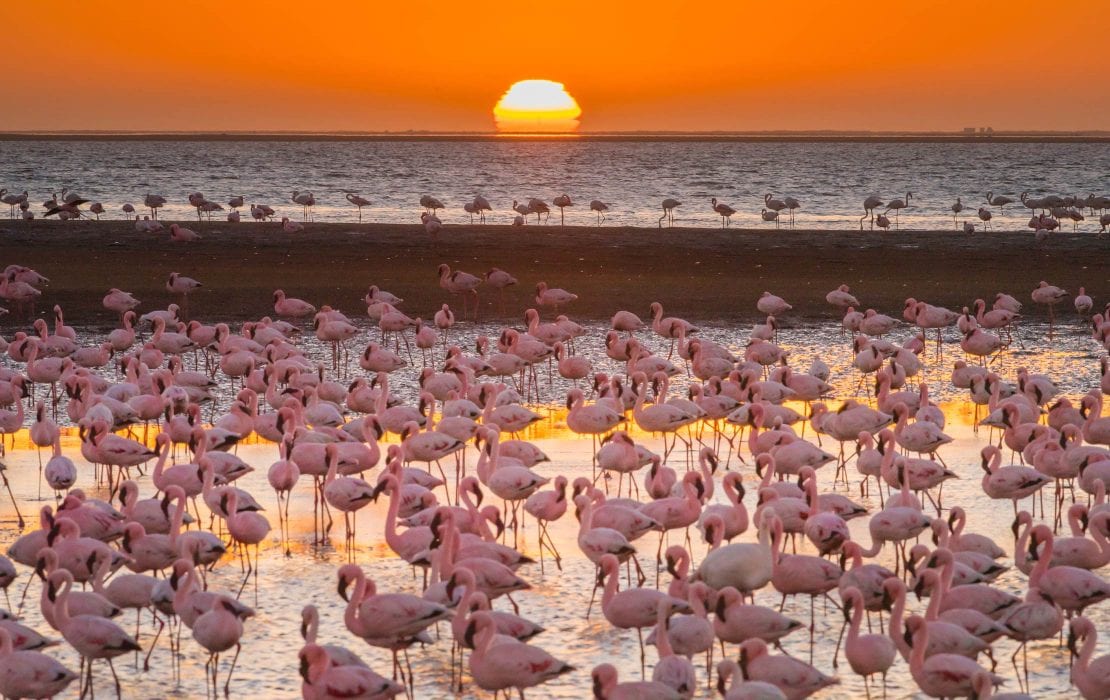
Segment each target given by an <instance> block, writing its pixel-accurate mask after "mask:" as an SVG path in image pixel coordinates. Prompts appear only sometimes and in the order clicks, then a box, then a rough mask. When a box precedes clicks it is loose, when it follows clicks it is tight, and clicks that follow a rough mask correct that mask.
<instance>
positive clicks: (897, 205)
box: [864, 192, 913, 227]
mask: <svg viewBox="0 0 1110 700" xmlns="http://www.w3.org/2000/svg"><path fill="white" fill-rule="evenodd" d="M912 198H913V192H907V193H906V198H905V199H892V200H890V202H889V203H888V204H887V205H886V210H887V211H890V210H891V209H893V210H894V221H895V227H897V225H898V223H897V222H898V215H899V214H901V212H902V210H903V209H908V208H909V206H910V200H911V199H912ZM879 206H882V204H880V205H879ZM866 208H867V205H866V204H864V209H866Z"/></svg>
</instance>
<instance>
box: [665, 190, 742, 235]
mask: <svg viewBox="0 0 1110 700" xmlns="http://www.w3.org/2000/svg"><path fill="white" fill-rule="evenodd" d="M709 204H710V205H711V206H712V207H713V211H715V212H717V213H718V214H720V215H721V228H724V227H725V226H731V225H732V215H733V214H735V213H736V210H735V209H733V208H732V207H730V206H729V205H727V204H725V203H724V202H721V203H720V204H718V203H717V198H716V197H713V198H712V199H710V200H709ZM664 211H665V210H664Z"/></svg>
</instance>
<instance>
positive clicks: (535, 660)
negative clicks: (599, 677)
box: [463, 610, 574, 697]
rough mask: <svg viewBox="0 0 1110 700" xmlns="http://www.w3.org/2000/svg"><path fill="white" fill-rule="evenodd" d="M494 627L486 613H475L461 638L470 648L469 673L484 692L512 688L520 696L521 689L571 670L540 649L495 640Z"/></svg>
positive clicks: (501, 639)
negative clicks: (467, 642)
mask: <svg viewBox="0 0 1110 700" xmlns="http://www.w3.org/2000/svg"><path fill="white" fill-rule="evenodd" d="M496 634H497V625H496V623H495V622H494V620H493V618H492V617H491V616H490V613H488V612H485V611H482V610H480V611H478V612H475V613H474V614H473V615H471V617H470V623H469V624H468V625H467V628H466V631H465V633H464V635H463V637H464V639H466V640H468V641H470V642H472V643H473V645H474V652H473V653H472V654H471V655H470V673H471V675H473V677H474V682H475V683H477V684H478V686H479V687H480V688H483V689H484V690H493V691H499V690H505V689H507V688H516V689H517V690H518V691H519V692H520V695H521V697H523V696H524V689H525V688H534V687H535V686H538V685H541V684H543V683H546V682H547V681H549V680H551V679H552V678H556V677H558V676H561V675H563V674H564V673H570V672H571V671H573V670H574V667H573V666H571V665H570V664H568V663H566V662H565V661H559V660H558V659H556V658H555V657H554V656H552V655H551V654H548V653H547V652H546V651H544V650H543V649H540V648H539V647H536V646H533V645H531V644H524V643H523V642H519V641H517V640H515V639H504V638H500V639H497V640H496V642H495V635H496Z"/></svg>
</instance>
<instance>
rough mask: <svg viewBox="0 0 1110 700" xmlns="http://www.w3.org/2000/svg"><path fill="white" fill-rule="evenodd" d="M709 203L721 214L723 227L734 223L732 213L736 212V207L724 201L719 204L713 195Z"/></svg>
mask: <svg viewBox="0 0 1110 700" xmlns="http://www.w3.org/2000/svg"><path fill="white" fill-rule="evenodd" d="M709 204H710V206H711V207H712V208H713V211H715V212H717V213H718V214H720V216H721V228H724V227H725V226H731V225H732V215H733V214H735V213H736V210H735V209H733V208H732V207H730V206H729V205H727V204H725V203H724V202H721V203H719V204H718V203H717V198H716V197H713V198H712V199H710V200H709Z"/></svg>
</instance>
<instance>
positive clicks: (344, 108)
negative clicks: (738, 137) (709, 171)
mask: <svg viewBox="0 0 1110 700" xmlns="http://www.w3.org/2000/svg"><path fill="white" fill-rule="evenodd" d="M46 7H47V6H44V5H42V4H40V3H38V2H13V3H10V4H9V5H8V6H7V7H5V12H4V26H5V27H6V28H7V30H6V31H5V39H4V44H5V45H4V48H3V50H2V52H0V56H2V58H0V66H2V68H3V75H4V86H3V95H4V97H3V100H2V102H0V104H3V105H4V106H3V109H0V130H19V129H151V130H220V129H226V130H284V129H290V130H310V131H323V130H370V131H377V130H408V129H420V130H489V129H491V128H492V126H493V120H492V117H491V114H490V110H491V108H492V106H493V104H494V103H495V102H496V101H497V99H498V97H500V95H501V94H502V93H503V92H504V91H505V90H506V89H507V88H508V86H509V85H510V84H511V83H513V82H514V81H516V80H520V79H524V78H548V79H552V80H557V81H559V82H562V83H565V84H566V86H567V89H568V91H569V92H570V93H571V94H573V95H574V96H575V98H577V100H578V102H579V104H581V106H582V109H583V116H582V128H583V129H585V130H597V131H602V130H637V129H646V130H654V129H659V130H662V129H678V130H762V129H873V130H932V129H942V130H948V129H959V128H961V127H964V126H972V125H975V126H980V125H992V126H994V128H995V129H1060V130H1066V129H1110V91H1108V90H1106V89H1105V85H1101V84H1100V83H1099V79H1098V78H1096V77H1095V76H1105V75H1107V74H1108V73H1110V53H1108V52H1107V51H1106V50H1105V45H1106V44H1105V36H1104V34H1105V29H1104V25H1105V23H1104V22H1103V20H1104V19H1105V17H1106V5H1105V0H1076V1H1075V2H1071V3H1066V11H1065V14H1066V17H1061V18H1060V21H1058V22H1051V21H1047V20H1045V19H1040V18H1041V17H1043V16H1044V12H1045V8H1046V7H1050V6H1046V5H1045V4H1044V3H1043V2H1034V1H1032V0H1015V1H1009V2H1004V1H1001V0H925V1H922V0H917V1H916V2H903V1H902V0H887V2H874V1H872V0H849V1H847V2H845V1H844V0H835V1H834V0H810V1H807V2H803V1H801V0H795V1H787V2H782V1H780V2H774V3H771V2H752V1H745V0H722V1H715V0H714V1H705V2H696V3H695V2H675V1H670V2H666V1H663V0H641V1H639V2H612V1H606V0H602V1H600V2H599V1H598V0H591V1H589V2H584V1H580V0H561V1H560V2H552V3H537V2H519V1H514V0H470V1H466V0H450V1H446V0H445V1H442V2H430V1H428V0H406V1H405V2H396V3H389V2H383V1H379V0H362V1H355V0H347V1H339V0H333V1H329V0H323V1H321V2H317V3H306V2H304V1H303V0H298V1H297V2H286V1H285V0H271V1H270V2H267V3H254V2H235V3H227V2H223V1H220V2H216V1H203V0H202V1H197V2H160V3H151V2H145V1H142V2H140V1H139V0H112V1H110V2H108V1H105V2H90V1H89V0H84V1H82V2H75V1H71V0H61V1H55V2H51V3H49V5H48V8H49V9H48V10H47V9H44V8H46ZM1064 7H1065V6H1064V5H1061V6H1060V8H1061V10H1063V9H1064ZM109 8H110V9H109Z"/></svg>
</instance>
